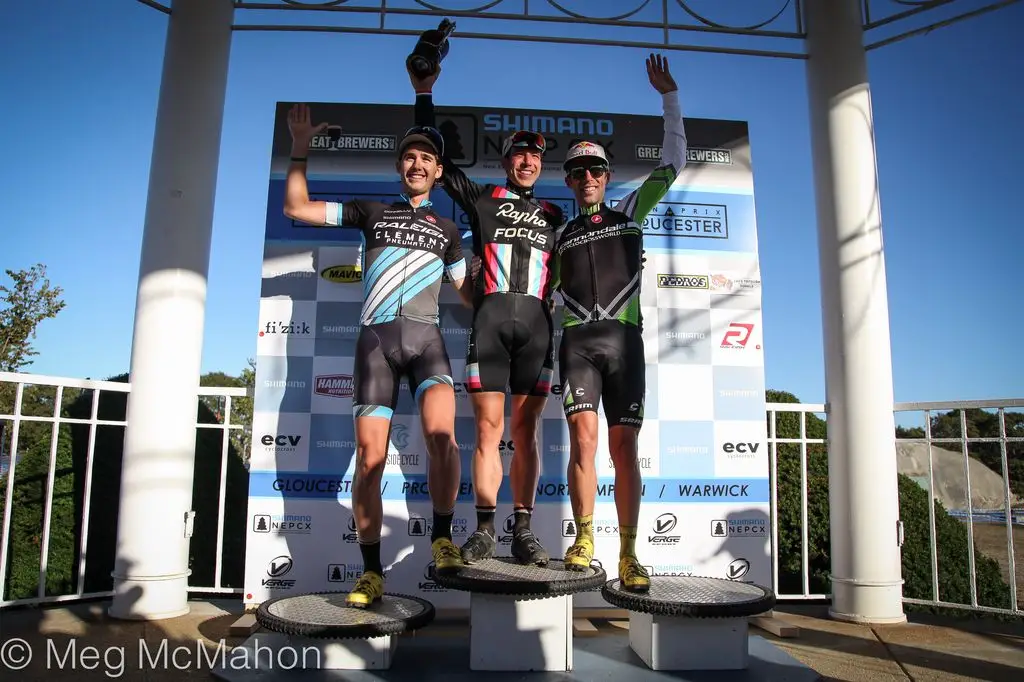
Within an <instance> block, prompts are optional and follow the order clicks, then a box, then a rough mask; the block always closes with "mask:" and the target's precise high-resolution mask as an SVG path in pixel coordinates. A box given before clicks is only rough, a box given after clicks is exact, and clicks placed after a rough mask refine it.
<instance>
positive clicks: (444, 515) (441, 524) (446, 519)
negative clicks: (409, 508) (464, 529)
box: [430, 509, 455, 542]
mask: <svg viewBox="0 0 1024 682" xmlns="http://www.w3.org/2000/svg"><path fill="white" fill-rule="evenodd" d="M454 516H455V510H454V509H453V510H451V511H450V512H439V511H437V510H436V509H435V510H434V529H433V530H432V531H431V533H430V541H431V542H433V541H434V540H436V539H438V538H448V539H449V540H450V539H451V537H452V518H453V517H454Z"/></svg>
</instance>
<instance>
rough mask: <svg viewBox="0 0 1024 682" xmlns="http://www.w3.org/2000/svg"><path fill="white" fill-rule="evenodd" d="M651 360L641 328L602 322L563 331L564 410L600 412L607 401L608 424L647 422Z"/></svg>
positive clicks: (560, 363) (560, 358) (560, 360)
mask: <svg viewBox="0 0 1024 682" xmlns="http://www.w3.org/2000/svg"><path fill="white" fill-rule="evenodd" d="M646 368H647V362H646V359H645V357H644V340H643V337H642V336H641V334H640V330H639V329H638V328H637V327H636V326H634V325H631V324H623V323H622V322H618V321H616V320H601V321H599V322H591V323H588V324H583V325H579V326H576V327H566V328H565V329H563V330H562V345H561V346H560V347H559V349H558V374H559V379H561V382H562V408H563V409H564V411H565V416H566V417H568V416H570V415H572V414H575V413H576V412H581V411H584V410H589V411H592V412H597V406H598V405H599V404H600V403H601V400H602V399H603V400H604V415H605V418H606V419H607V420H608V425H609V426H635V427H637V428H640V426H641V425H643V421H644V395H645V393H646V390H647V376H646Z"/></svg>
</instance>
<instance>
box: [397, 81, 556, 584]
mask: <svg viewBox="0 0 1024 682" xmlns="http://www.w3.org/2000/svg"><path fill="white" fill-rule="evenodd" d="M439 73H440V70H439V71H438V74H439ZM409 78H410V80H411V82H412V85H413V88H414V89H415V91H416V123H417V125H426V126H433V125H434V103H433V95H432V88H433V85H434V82H435V81H436V79H437V74H435V75H433V76H428V77H427V78H424V79H422V80H421V79H418V78H417V77H416V76H415V75H414V74H413V73H412V72H411V71H410V73H409ZM546 148H547V145H546V142H545V140H544V137H543V136H542V135H540V134H538V133H533V132H530V131H519V132H516V133H513V134H512V135H510V136H508V137H507V138H506V139H505V141H504V144H503V145H502V166H503V167H504V169H505V172H506V175H507V179H506V182H505V183H504V184H501V185H495V184H486V185H481V184H477V183H475V182H473V181H472V180H470V179H469V178H467V177H466V174H465V173H463V172H462V171H461V170H460V169H459V168H457V167H456V166H455V165H454V164H452V163H451V161H450V160H448V159H447V158H445V159H442V164H443V166H444V174H443V176H442V180H441V181H442V183H443V187H444V190H445V191H446V192H447V193H448V195H449V196H450V197H451V198H452V200H453V201H454V202H455V203H456V204H457V205H458V206H459V207H460V208H461V209H462V210H463V211H465V213H466V215H467V216H468V218H469V222H470V227H471V229H472V234H473V252H474V254H475V255H477V256H479V257H480V258H481V260H482V263H483V266H482V268H481V272H480V275H479V277H474V278H473V279H474V284H475V288H474V311H473V325H472V329H471V331H470V338H469V350H468V353H467V355H466V390H467V392H468V393H469V394H470V399H471V400H472V402H473V411H474V413H475V415H476V430H477V439H476V450H475V452H474V454H473V489H474V492H475V497H476V514H477V529H476V531H475V532H474V533H473V534H472V535H470V536H469V538H468V539H467V540H466V542H465V543H464V544H463V545H462V548H461V551H462V558H463V561H465V562H466V563H473V562H474V561H479V560H481V559H486V558H488V557H492V556H494V553H495V549H496V544H497V543H496V532H495V529H494V516H495V511H496V508H497V498H498V489H499V487H500V486H501V480H502V478H503V471H502V466H501V458H500V455H499V454H498V445H499V443H500V441H501V437H502V434H503V433H504V415H505V389H506V387H508V389H509V391H510V393H511V394H512V410H511V413H512V424H511V429H510V431H511V435H512V442H513V443H514V448H515V449H514V451H513V455H512V464H511V470H510V479H511V489H512V503H513V518H514V520H515V523H514V526H513V529H512V547H511V551H512V556H514V557H515V558H516V559H518V560H519V562H520V563H523V564H535V565H539V566H543V565H546V564H547V563H548V561H549V560H550V556H549V554H548V552H547V550H545V549H544V547H543V546H542V545H541V542H540V540H538V539H537V536H536V535H535V534H534V533H533V530H532V529H531V528H530V519H531V515H532V513H533V506H534V502H535V498H536V495H537V481H538V478H539V475H540V456H539V452H538V446H537V430H538V426H539V423H540V415H541V411H542V410H543V409H544V405H545V403H546V402H547V397H548V394H549V393H550V390H551V380H552V374H553V370H554V341H553V337H552V333H553V328H552V321H551V308H550V305H551V279H552V278H551V270H550V266H551V250H552V248H553V246H554V243H555V229H556V228H558V227H559V226H560V225H561V224H562V222H563V221H564V216H563V212H562V209H561V208H560V207H559V206H557V205H555V204H552V203H550V202H547V201H539V200H537V199H536V198H535V197H534V195H533V186H534V184H535V183H536V182H537V179H538V178H539V177H540V172H541V163H542V161H541V159H542V156H543V154H544V151H545V149H546Z"/></svg>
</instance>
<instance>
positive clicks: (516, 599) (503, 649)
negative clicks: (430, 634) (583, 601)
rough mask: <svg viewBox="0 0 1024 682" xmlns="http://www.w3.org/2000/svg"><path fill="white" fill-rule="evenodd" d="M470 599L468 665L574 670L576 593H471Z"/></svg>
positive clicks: (497, 668) (492, 668) (483, 668)
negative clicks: (539, 594) (573, 618)
mask: <svg viewBox="0 0 1024 682" xmlns="http://www.w3.org/2000/svg"><path fill="white" fill-rule="evenodd" d="M469 604H470V606H469V628H470V629H469V649H470V654H469V658H470V661H469V668H470V670H481V671H510V670H515V671H562V672H566V671H570V670H572V595H568V594H567V595H560V596H557V597H545V598H537V597H534V596H517V595H495V594H482V593H479V592H473V593H471V594H470V602H469Z"/></svg>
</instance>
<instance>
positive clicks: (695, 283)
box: [658, 274, 709, 289]
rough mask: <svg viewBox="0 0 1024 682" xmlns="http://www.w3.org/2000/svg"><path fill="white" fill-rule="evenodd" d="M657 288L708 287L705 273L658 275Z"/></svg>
mask: <svg viewBox="0 0 1024 682" xmlns="http://www.w3.org/2000/svg"><path fill="white" fill-rule="evenodd" d="M658 288H659V289H708V288H709V286H708V276H707V275H676V274H667V275H658Z"/></svg>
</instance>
